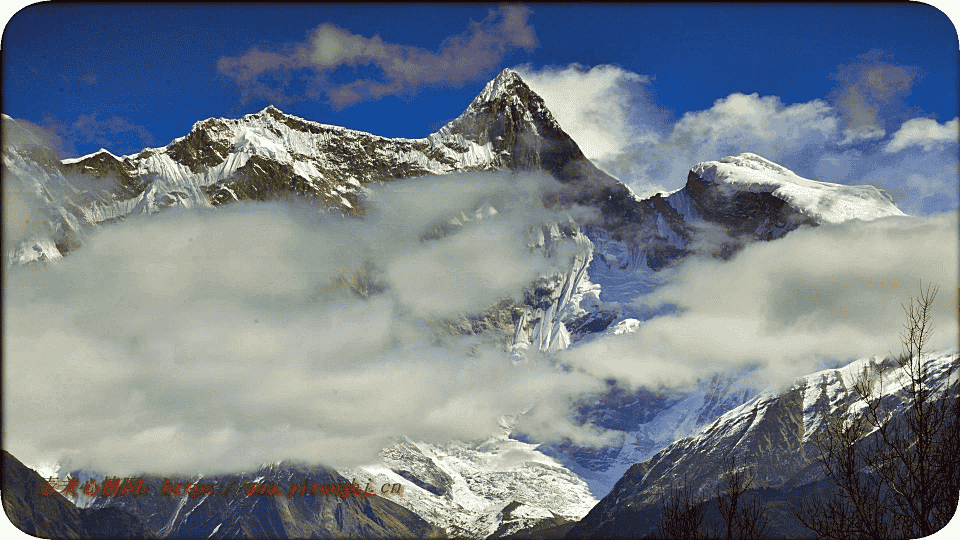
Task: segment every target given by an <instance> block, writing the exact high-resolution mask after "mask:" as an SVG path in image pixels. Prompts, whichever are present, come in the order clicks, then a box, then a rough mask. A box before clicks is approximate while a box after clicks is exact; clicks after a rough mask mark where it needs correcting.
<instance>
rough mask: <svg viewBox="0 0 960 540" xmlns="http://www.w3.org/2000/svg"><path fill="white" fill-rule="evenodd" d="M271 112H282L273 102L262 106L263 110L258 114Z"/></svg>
mask: <svg viewBox="0 0 960 540" xmlns="http://www.w3.org/2000/svg"><path fill="white" fill-rule="evenodd" d="M271 112H277V113H280V114H283V111H281V110H280V109H278V108H276V107H274V106H273V104H270V105H267V106H266V107H264V108H263V110H262V111H260V114H264V113H271Z"/></svg>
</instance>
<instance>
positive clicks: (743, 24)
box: [2, 4, 960, 157]
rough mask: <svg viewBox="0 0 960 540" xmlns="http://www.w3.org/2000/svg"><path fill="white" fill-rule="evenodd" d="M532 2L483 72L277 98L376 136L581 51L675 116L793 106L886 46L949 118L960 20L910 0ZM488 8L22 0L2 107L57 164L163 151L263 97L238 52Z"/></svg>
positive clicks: (411, 131)
mask: <svg viewBox="0 0 960 540" xmlns="http://www.w3.org/2000/svg"><path fill="white" fill-rule="evenodd" d="M528 7H529V8H530V10H531V12H532V13H531V14H530V16H529V20H528V24H529V25H530V26H532V28H533V30H534V31H535V33H536V38H537V41H538V44H537V46H536V47H535V48H528V49H529V50H525V49H524V48H522V47H513V48H511V49H510V50H508V51H506V53H505V54H503V55H502V58H501V59H500V60H499V61H498V62H496V63H495V64H494V65H491V66H489V68H488V69H484V70H482V71H483V74H482V76H480V75H478V76H476V77H473V78H472V79H471V80H467V81H456V82H452V83H442V82H441V83H437V84H433V85H425V86H422V87H418V88H416V89H415V90H413V91H410V92H407V94H406V95H404V96H402V97H397V96H387V97H383V98H380V99H378V100H367V101H362V102H359V103H357V104H354V105H352V106H348V107H346V108H344V109H343V110H339V111H338V110H336V109H335V108H334V107H331V106H330V105H329V104H327V103H324V101H325V98H323V97H322V96H320V97H319V100H318V99H317V98H318V96H316V95H314V99H310V98H307V97H303V94H304V93H305V92H306V88H305V87H304V84H303V83H302V82H298V81H299V79H298V78H297V77H294V79H293V80H292V81H291V84H290V85H289V86H287V87H285V90H286V92H287V93H288V95H299V96H300V97H301V98H300V100H299V101H292V102H288V103H285V104H279V103H278V104H277V105H278V106H280V108H281V109H283V110H284V111H286V112H289V113H292V114H296V115H298V116H301V117H304V118H307V119H311V120H316V121H320V122H326V123H331V124H338V125H343V126H347V127H351V128H355V129H360V130H364V131H369V132H372V133H375V134H378V135H385V136H391V137H399V136H403V137H411V138H412V137H422V136H425V135H427V134H428V133H430V132H431V131H433V130H435V129H436V128H437V127H439V126H440V125H442V124H443V123H444V122H446V121H448V120H450V119H452V118H455V117H456V116H457V115H459V114H460V112H462V110H463V109H464V108H465V107H466V106H467V105H468V104H469V102H470V101H471V100H472V98H473V97H474V96H475V95H476V94H477V93H478V92H479V90H480V89H481V88H482V87H483V85H484V83H485V82H486V81H487V80H489V79H490V78H492V77H494V76H495V75H496V74H497V73H498V72H499V70H500V69H502V68H504V67H511V66H516V65H520V64H530V65H531V66H532V67H533V68H534V69H538V68H541V67H543V66H567V65H569V64H571V63H575V62H576V63H579V64H582V65H584V66H586V67H591V66H594V65H598V64H613V65H617V66H619V67H622V68H624V69H626V70H629V71H632V72H635V73H638V74H642V75H647V76H650V77H652V78H653V82H652V84H651V90H652V92H653V97H654V99H655V103H656V105H657V106H658V107H659V108H661V109H665V110H667V111H668V112H669V113H671V114H672V115H673V116H674V118H678V117H680V116H681V115H682V114H683V113H684V112H687V111H698V110H704V109H708V108H710V106H711V105H712V104H713V103H714V102H715V101H716V100H717V99H720V98H724V97H726V96H728V95H729V94H731V93H733V92H741V93H745V94H749V93H753V92H757V93H759V94H760V95H761V96H764V95H775V96H779V97H780V99H781V100H782V101H783V102H784V103H787V104H789V103H800V102H807V101H810V100H813V99H824V100H829V99H830V93H831V91H832V89H834V88H835V87H836V86H837V81H836V80H835V79H831V74H834V73H836V72H837V69H838V66H841V65H847V64H850V63H852V62H854V61H856V59H857V58H858V57H860V56H861V55H863V54H865V53H868V52H870V51H872V50H879V51H882V53H883V55H884V56H883V58H884V59H885V60H886V61H888V62H891V63H895V64H898V65H904V66H915V67H916V68H919V73H920V77H919V78H918V81H917V83H916V84H915V85H914V86H913V87H912V89H911V92H910V93H909V95H908V96H906V97H905V98H904V103H903V104H904V106H905V107H907V108H909V109H910V110H911V111H912V112H913V113H915V114H913V116H927V117H932V118H935V119H937V120H938V121H940V122H945V121H947V120H950V119H952V118H954V117H955V116H957V114H958V111H957V108H958V77H960V75H958V42H957V34H956V31H955V29H954V27H953V24H952V23H951V22H950V20H949V19H948V18H947V17H946V16H945V15H943V14H942V13H940V12H939V11H938V10H936V9H935V8H931V7H929V6H925V5H921V4H895V5H888V4H880V5H859V4H854V5H794V4H787V5H772V6H767V5H726V4H705V5H684V6H678V5H622V4H616V5H594V4H591V5H587V6H578V5H539V4H532V5H530V6H528ZM496 8H497V6H496V5H432V4H430V5H422V6H421V5H406V4H402V5H381V6H371V5H363V6H335V5H295V6H275V5H262V6H261V5H240V6H237V5H194V6H192V5H179V4H170V5H162V4H161V5H103V6H91V5H50V4H37V5H32V6H29V7H27V8H25V9H23V10H22V11H20V12H19V13H17V14H16V15H15V16H14V17H13V18H12V19H11V20H10V22H9V23H8V25H7V27H6V29H5V31H4V34H3V42H2V55H3V112H4V113H6V114H8V115H10V116H12V117H14V118H22V119H25V120H29V121H31V122H34V123H36V124H40V125H43V126H45V127H48V128H53V129H56V130H57V131H58V133H59V135H60V136H61V137H62V138H63V139H64V146H63V149H62V150H60V153H61V155H60V157H71V156H72V155H78V154H85V153H89V152H93V151H95V150H97V149H99V148H100V147H101V146H105V147H107V149H109V150H111V151H113V152H114V153H117V154H126V153H132V152H136V151H138V150H140V149H141V148H142V147H143V146H144V144H145V143H148V144H149V145H151V146H162V145H165V144H167V143H168V142H169V141H170V140H172V139H173V138H175V137H179V136H181V135H184V134H186V133H187V132H188V131H189V129H190V127H191V126H192V125H193V123H194V122H196V121H198V120H202V119H204V118H208V117H216V116H224V117H237V116H241V115H243V114H246V113H250V112H255V111H258V110H260V109H262V108H263V107H264V106H266V105H267V104H268V103H269V102H271V101H273V100H271V99H266V98H263V97H254V98H251V99H249V100H248V101H247V102H242V100H241V91H240V87H239V86H238V84H237V82H236V81H235V80H234V79H231V78H230V77H228V76H225V75H224V74H223V73H221V72H219V71H218V61H219V60H220V59H221V58H222V57H228V58H237V57H241V56H242V55H243V54H244V53H246V52H247V51H249V50H250V49H251V47H257V48H258V49H259V50H261V51H273V52H283V51H284V50H285V49H284V47H289V46H290V45H289V44H292V43H300V42H304V41H305V40H306V39H307V38H308V36H309V35H310V34H311V33H312V31H313V30H314V29H315V28H317V27H318V26H319V25H321V24H323V23H331V24H333V25H335V26H337V27H339V28H341V29H343V30H345V31H348V32H350V33H352V34H357V35H360V36H364V37H367V38H369V37H373V36H374V35H378V36H380V38H381V39H382V40H383V41H384V42H387V43H392V44H400V45H411V46H417V47H420V48H422V49H425V50H427V51H434V52H435V51H437V50H439V49H440V48H441V46H442V44H443V42H444V40H445V39H447V38H449V37H451V36H457V35H460V34H463V33H464V32H466V31H467V29H468V27H469V24H470V21H481V20H483V19H484V18H485V17H487V14H488V12H489V11H490V10H491V9H496ZM294 73H297V72H294ZM300 73H301V74H302V71H301V72H300ZM358 75H360V76H372V77H378V76H379V72H378V71H377V70H375V69H373V68H369V67H362V66H361V67H360V68H358V69H354V68H350V67H340V68H339V69H337V70H335V71H333V72H332V77H333V80H335V81H339V82H341V83H343V82H349V81H350V80H351V79H352V78H356V77H357V76H358ZM275 86H277V85H275ZM278 87H279V86H278ZM321 90H322V89H321ZM102 143H105V144H102Z"/></svg>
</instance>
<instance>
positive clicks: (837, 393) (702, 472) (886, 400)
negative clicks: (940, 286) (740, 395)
mask: <svg viewBox="0 0 960 540" xmlns="http://www.w3.org/2000/svg"><path fill="white" fill-rule="evenodd" d="M923 362H924V365H925V367H926V369H927V373H928V375H929V378H928V379H927V381H928V384H929V387H930V388H931V389H932V390H933V393H934V395H940V394H941V393H942V392H944V391H950V392H952V393H953V394H954V395H956V391H957V376H958V374H960V360H958V355H957V352H956V351H941V352H935V353H932V354H929V355H926V354H925V355H924V356H923ZM865 369H866V370H867V372H868V373H870V374H872V377H873V386H872V388H873V390H874V392H875V394H874V397H873V398H872V399H877V398H879V396H880V394H879V393H878V391H879V389H880V388H882V389H883V400H882V402H881V403H882V405H881V406H882V407H883V408H884V410H886V411H888V412H890V413H891V414H892V415H893V418H894V421H896V418H898V416H899V415H900V414H902V412H903V410H904V408H905V407H906V400H905V396H906V394H905V393H904V391H903V387H902V381H903V380H905V379H904V378H903V373H902V369H901V368H900V367H899V366H898V365H897V364H896V362H895V361H894V360H893V359H890V358H888V359H883V358H880V357H873V358H865V359H861V360H857V361H855V362H852V363H850V364H848V365H846V366H844V367H842V368H838V369H828V370H823V371H819V372H817V373H813V374H810V375H807V376H804V377H800V378H799V379H797V380H796V381H795V382H794V384H792V385H791V386H790V387H789V388H787V389H785V390H784V389H768V390H766V391H764V392H761V393H760V394H759V395H757V396H756V397H754V398H753V399H751V400H749V401H747V402H746V403H744V404H743V405H740V406H739V407H735V408H733V409H731V410H730V411H728V412H726V413H724V414H722V415H721V416H720V417H718V418H717V419H716V420H715V421H713V422H711V423H710V424H709V425H708V426H707V427H705V428H704V429H703V430H702V431H700V432H699V433H697V434H695V435H694V436H692V437H688V438H684V439H681V440H678V441H676V442H674V443H673V444H670V445H669V446H667V447H666V448H664V449H663V450H662V451H660V452H658V453H657V454H656V455H654V456H653V457H652V458H650V459H649V460H647V461H645V462H643V463H637V464H636V465H634V466H632V467H631V468H630V469H629V470H628V471H627V472H626V474H624V475H623V477H622V478H621V479H620V481H618V482H617V484H616V486H614V488H613V490H612V491H611V492H610V494H609V495H607V496H606V497H604V499H603V500H602V501H601V502H600V503H599V504H598V505H597V506H596V507H595V508H594V509H593V510H591V512H590V514H589V515H588V516H587V517H586V518H584V519H583V520H582V521H581V522H580V523H578V524H577V525H576V526H575V527H574V529H573V530H572V531H571V535H573V536H572V537H577V538H580V537H590V536H592V537H596V536H603V535H604V534H607V532H608V531H611V530H620V531H628V532H629V531H631V529H630V528H629V527H630V526H633V525H630V526H628V525H627V524H628V523H631V524H634V525H636V524H637V523H639V522H638V521H637V520H636V519H635V518H634V517H631V516H636V515H638V514H639V513H640V512H645V511H648V510H650V509H656V508H659V505H660V504H661V497H662V496H663V494H664V493H667V492H670V490H673V489H675V488H677V487H679V486H681V485H686V487H688V488H690V489H691V490H692V495H693V496H694V497H695V498H696V499H697V500H707V499H710V498H711V497H713V496H714V489H715V488H716V486H717V484H718V482H719V481H720V479H721V477H722V475H723V474H724V472H725V470H726V469H725V465H724V461H723V458H731V457H733V458H735V459H736V460H737V463H742V464H749V466H750V469H751V473H752V474H753V475H754V483H755V487H758V488H768V489H771V490H777V491H778V492H780V493H783V492H789V491H790V490H794V489H796V488H798V487H801V486H808V485H810V484H812V483H815V482H818V481H820V480H822V479H823V478H824V474H823V472H822V469H821V467H820V464H819V462H818V461H817V457H818V455H819V453H818V450H817V447H816V439H817V435H818V434H819V433H822V432H823V430H824V428H825V426H826V423H827V421H828V420H829V419H831V418H837V417H842V416H844V415H848V414H849V415H853V416H858V415H862V414H863V410H864V407H865V403H864V402H863V401H861V400H859V399H858V397H857V395H856V392H855V391H854V390H853V388H852V386H853V381H854V380H855V378H856V377H857V376H858V375H859V374H860V373H862V372H863V371H864V370H865ZM685 479H696V483H695V484H687V483H686V480H685ZM624 527H628V528H624ZM636 532H638V534H643V533H642V531H640V530H639V529H637V530H636Z"/></svg>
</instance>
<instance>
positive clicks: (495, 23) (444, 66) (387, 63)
mask: <svg viewBox="0 0 960 540" xmlns="http://www.w3.org/2000/svg"><path fill="white" fill-rule="evenodd" d="M529 16H530V10H529V9H527V8H525V7H523V6H504V7H501V8H499V9H497V10H491V11H490V13H489V15H488V16H487V17H486V18H485V19H483V20H482V21H480V22H473V21H471V22H470V26H469V29H468V30H467V31H465V32H464V33H462V34H459V35H456V36H451V37H449V38H447V39H446V40H444V41H443V43H442V44H441V45H440V47H439V49H437V50H436V51H432V50H427V49H423V48H420V47H416V46H412V45H403V44H397V43H389V42H386V41H384V40H383V39H381V38H380V36H379V35H375V36H373V37H366V36H362V35H359V34H354V33H352V32H350V31H349V30H346V29H343V28H339V27H337V26H335V25H333V24H330V23H324V24H321V25H320V26H318V27H317V28H316V29H315V30H314V31H313V32H312V34H311V36H310V37H309V38H308V39H307V40H306V41H304V42H297V43H288V44H285V45H282V46H280V47H278V48H277V50H275V51H264V50H261V49H259V48H251V49H250V50H249V51H247V52H246V53H244V54H243V55H241V56H238V57H223V58H220V60H219V62H218V64H217V68H218V70H219V72H220V73H221V74H223V75H225V76H227V77H229V78H231V79H233V80H234V81H235V82H236V83H237V84H238V85H240V88H241V92H242V93H241V99H242V100H244V101H249V100H250V99H255V98H268V99H274V100H279V101H281V102H285V101H290V100H291V99H292V98H291V97H289V96H288V95H287V94H286V92H285V88H286V87H287V86H289V85H290V84H291V82H292V81H294V80H304V81H306V82H307V83H308V91H307V95H308V97H310V98H311V99H316V100H321V99H325V100H326V101H327V102H329V103H330V104H331V105H333V106H334V107H337V108H344V107H348V106H350V105H353V104H355V103H359V102H361V101H365V100H376V99H380V98H382V97H384V96H390V95H404V94H411V93H414V92H416V91H417V90H418V89H419V88H421V87H423V86H440V85H443V86H455V87H459V86H460V85H462V84H463V83H465V82H469V81H475V80H477V79H479V78H483V77H486V76H488V75H490V73H491V71H492V70H494V69H495V68H496V67H498V65H499V64H500V63H501V62H502V61H503V59H504V57H505V56H506V54H507V53H509V52H512V51H514V50H517V49H523V50H526V51H531V50H533V49H534V48H536V46H537V36H536V33H535V32H534V29H533V26H532V25H530V24H529V22H528V19H529ZM361 66H374V67H376V68H377V69H379V70H380V72H381V76H380V77H379V78H377V79H370V78H363V79H357V80H355V81H353V82H350V83H346V84H341V83H336V82H334V81H332V80H331V79H330V76H329V75H330V74H331V73H332V72H333V71H335V70H337V69H340V68H348V69H354V68H358V67H361Z"/></svg>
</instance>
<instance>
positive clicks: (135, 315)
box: [3, 173, 602, 474]
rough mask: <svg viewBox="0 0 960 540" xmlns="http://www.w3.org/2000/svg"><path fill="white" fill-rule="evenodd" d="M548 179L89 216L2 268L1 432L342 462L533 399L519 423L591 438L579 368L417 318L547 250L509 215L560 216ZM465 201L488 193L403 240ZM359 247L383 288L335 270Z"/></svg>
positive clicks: (500, 279)
mask: <svg viewBox="0 0 960 540" xmlns="http://www.w3.org/2000/svg"><path fill="white" fill-rule="evenodd" d="M549 185H552V183H551V181H550V180H549V179H548V178H545V177H540V176H520V177H511V176H506V175H498V174H493V173H476V174H466V175H463V176H459V177H445V178H443V179H442V181H440V180H438V179H429V178H428V179H422V180H419V181H416V180H414V181H403V182H396V183H391V184H389V185H387V186H383V189H382V190H374V192H373V195H372V197H371V199H370V205H371V207H370V209H369V214H368V215H367V218H366V219H365V221H363V222H359V221H356V220H343V221H341V220H334V219H329V218H326V217H318V216H317V214H316V212H315V211H314V210H311V209H306V208H301V207H299V206H297V205H291V204H289V203H287V204H281V203H270V204H250V205H244V204H239V203H237V204H234V205H229V206H227V207H225V208H222V209H218V210H215V211H208V212H192V211H183V212H176V211H171V212H167V213H163V214H160V215H155V216H152V217H150V218H142V219H135V218H131V219H128V220H126V221H124V222H121V223H118V224H114V225H113V226H110V227H105V228H103V229H102V230H100V231H99V233H98V234H96V235H92V236H91V237H90V238H89V239H88V241H87V243H86V244H85V245H84V246H83V248H82V249H80V250H77V251H76V252H75V253H73V254H72V255H71V256H69V257H67V258H65V259H64V260H63V261H62V262H61V264H59V265H55V266H49V267H44V268H36V269H26V268H23V269H20V270H21V271H12V272H10V273H9V274H8V275H7V276H6V280H5V283H4V285H5V295H4V325H5V326H4V347H5V349H4V368H5V370H4V378H5V381H7V384H8V386H6V387H5V389H4V394H3V399H4V437H5V439H4V445H5V448H7V449H9V450H10V451H12V452H14V453H15V454H16V455H18V456H23V457H22V458H21V459H27V460H30V461H32V462H36V461H50V460H59V461H60V462H61V463H62V464H63V465H64V466H65V467H74V466H75V467H86V468H92V469H95V470H101V471H104V472H109V473H110V474H128V473H129V474H136V473H138V472H143V471H148V472H173V471H183V472H194V471H202V472H213V471H228V470H232V471H238V470H244V469H249V468H252V467H256V466H258V465H259V464H260V463H263V462H269V461H276V460H281V459H300V460H306V461H310V462H317V461H318V460H321V461H322V462H323V463H325V464H327V465H334V466H338V465H356V464H360V463H364V462H369V461H372V460H375V459H376V456H377V454H378V452H379V451H380V449H381V448H383V447H384V446H385V445H386V444H387V443H388V442H390V441H391V440H392V438H394V437H399V436H410V437H414V438H417V439H420V440H428V441H436V442H441V441H447V440H450V439H455V438H459V439H474V438H478V437H487V436H489V435H490V434H491V433H495V432H497V431H498V430H499V426H500V417H501V416H503V415H516V414H518V413H519V412H521V411H523V410H526V409H527V408H529V407H530V405H531V404H532V403H533V402H536V401H538V400H547V401H546V402H547V403H550V404H551V407H550V408H548V409H547V410H544V411H540V412H539V413H538V416H537V423H536V425H535V426H533V427H531V428H530V431H536V432H537V434H538V435H541V436H549V435H553V436H554V437H561V436H570V437H574V438H576V439H577V440H591V439H590V437H593V435H592V434H591V433H590V432H589V431H587V430H584V429H583V428H579V427H577V426H575V425H573V424H572V423H571V422H570V420H569V418H570V416H569V414H568V413H569V407H570V404H571V403H572V400H573V397H575V396H577V395H579V394H580V393H581V392H584V391H590V390H598V389H600V388H602V383H601V382H600V381H599V380H597V379H595V378H594V377H591V376H589V375H585V374H579V373H565V372H563V371H562V370H558V369H555V368H554V367H552V365H550V364H549V363H546V362H538V361H531V362H527V363H520V364H516V365H515V364H514V363H513V361H512V360H511V358H510V356H509V355H508V354H507V353H506V352H504V351H503V350H501V348H500V346H498V345H497V344H496V343H492V342H490V341H489V340H487V339H482V338H479V337H471V336H456V335H452V334H450V333H448V332H446V331H444V330H443V329H441V327H440V326H439V325H438V324H437V322H436V321H437V320H439V319H443V318H445V317H453V316H458V315H466V314H470V313H475V312H477V311H479V310H482V309H486V308H489V307H490V306H491V302H495V301H496V300H500V299H504V298H509V297H511V296H514V297H517V295H518V294H519V291H520V290H521V289H522V287H524V286H526V285H527V284H528V283H529V281H530V280H532V279H534V278H535V277H536V274H537V273H538V272H549V271H551V269H553V268H558V267H563V266H565V265H566V264H568V261H567V260H566V259H564V258H563V257H556V258H547V257H544V256H543V255H541V254H540V253H539V252H536V251H532V250H530V249H527V248H526V245H525V243H524V241H523V239H522V238H521V237H520V236H519V234H518V231H521V230H523V228H524V227H525V226H526V225H528V224H531V223H535V222H537V220H539V219H551V220H556V219H561V220H562V219H564V218H563V216H558V215H554V214H552V213H551V212H549V211H548V210H545V209H543V208H542V206H540V205H539V203H538V202H537V201H539V198H538V197H531V195H532V194H535V193H537V192H538V190H540V189H545V188H546V187H548V186H549ZM484 201H485V202H486V203H489V204H494V205H495V208H496V209H497V210H498V213H495V214H491V213H489V212H487V213H485V214H484V216H485V217H484V219H482V220H480V221H476V220H473V221H469V222H466V224H465V226H464V227H462V228H461V229H459V230H458V231H457V232H454V233H453V234H449V235H447V236H443V237H441V238H436V239H430V240H423V241H421V234H422V233H423V231H424V227H425V226H428V225H430V224H433V223H435V222H436V221H437V220H439V219H444V220H446V219H450V217H451V215H459V213H460V212H461V211H464V212H467V213H468V214H470V215H473V212H474V211H475V210H476V209H477V208H478V207H479V206H480V205H481V203H482V202H484ZM368 261H369V262H372V264H373V268H375V270H373V271H372V272H373V273H372V274H371V276H372V278H373V279H375V280H376V282H377V283H379V284H380V286H382V287H383V290H382V292H380V293H378V294H374V295H371V296H369V297H367V298H363V297H360V296H356V295H354V294H353V293H351V292H350V290H349V288H348V287H342V286H339V285H338V283H342V282H341V281H338V279H337V278H338V277H340V276H344V275H346V276H351V275H355V274H354V272H356V271H357V270H358V269H362V268H363V267H364V264H365V263H366V262H368ZM11 381H16V384H15V385H10V384H9V383H10V382H11ZM585 437H586V438H587V439H584V438H585ZM592 440H595V439H592Z"/></svg>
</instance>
